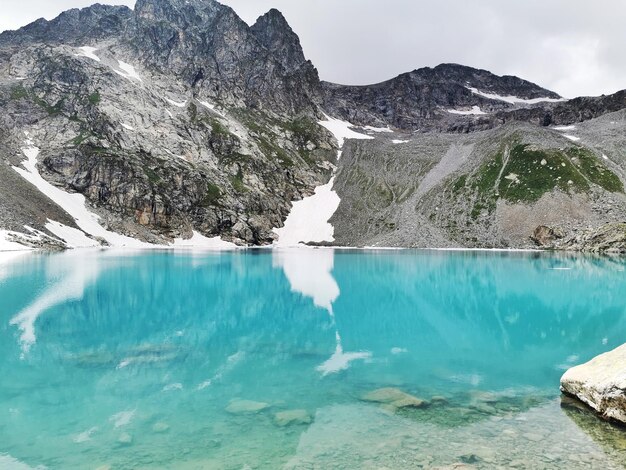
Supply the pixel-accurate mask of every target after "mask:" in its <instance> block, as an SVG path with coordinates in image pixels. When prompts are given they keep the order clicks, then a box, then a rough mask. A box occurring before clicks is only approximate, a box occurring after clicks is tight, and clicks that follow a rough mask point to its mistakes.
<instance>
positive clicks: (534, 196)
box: [498, 144, 589, 202]
mask: <svg viewBox="0 0 626 470" xmlns="http://www.w3.org/2000/svg"><path fill="white" fill-rule="evenodd" d="M528 147H529V146H528V145H526V144H517V145H514V146H513V148H512V149H511V154H510V156H509V161H508V163H507V165H506V167H505V168H504V171H503V172H502V178H501V180H500V183H499V186H498V190H499V193H500V197H502V198H504V199H506V200H507V201H511V202H535V201H537V200H538V199H539V198H541V196H543V195H544V194H545V193H548V192H550V191H553V190H554V189H560V190H561V191H564V192H569V191H576V192H584V191H588V190H589V183H588V181H587V179H586V178H585V175H583V174H582V173H581V172H580V171H579V169H578V168H576V166H575V165H574V164H573V163H572V161H571V160H570V159H569V158H568V157H567V155H566V154H564V153H563V152H561V151H560V150H532V149H529V148H528Z"/></svg>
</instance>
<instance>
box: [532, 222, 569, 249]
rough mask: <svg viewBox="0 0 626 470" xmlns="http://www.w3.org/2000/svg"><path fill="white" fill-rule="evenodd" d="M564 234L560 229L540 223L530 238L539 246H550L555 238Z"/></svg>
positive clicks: (557, 238) (559, 237)
mask: <svg viewBox="0 0 626 470" xmlns="http://www.w3.org/2000/svg"><path fill="white" fill-rule="evenodd" d="M564 236H565V234H564V233H563V231H562V230H561V229H558V228H552V227H547V226H545V225H540V226H539V227H537V228H536V229H535V231H534V232H533V234H532V236H531V237H530V238H531V240H532V241H534V242H535V243H536V244H537V245H539V246H552V244H553V243H554V242H555V241H556V240H559V239H561V238H563V237H564Z"/></svg>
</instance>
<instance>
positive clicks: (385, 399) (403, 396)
mask: <svg viewBox="0 0 626 470" xmlns="http://www.w3.org/2000/svg"><path fill="white" fill-rule="evenodd" d="M361 399H362V400H363V401H371V402H374V403H382V404H385V405H391V406H393V407H394V408H421V407H423V406H426V405H428V402H427V401H425V400H422V399H420V398H417V397H414V396H413V395H409V394H408V393H406V392H403V391H402V390H399V389H397V388H393V387H386V388H379V389H377V390H373V391H371V392H368V393H366V394H365V395H363V396H362V397H361Z"/></svg>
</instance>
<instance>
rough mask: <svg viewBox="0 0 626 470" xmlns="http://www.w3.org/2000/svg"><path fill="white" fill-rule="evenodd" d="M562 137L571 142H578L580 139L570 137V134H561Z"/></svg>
mask: <svg viewBox="0 0 626 470" xmlns="http://www.w3.org/2000/svg"><path fill="white" fill-rule="evenodd" d="M563 137H565V138H566V139H569V140H571V141H573V142H578V141H579V140H580V137H576V136H575V135H571V134H563Z"/></svg>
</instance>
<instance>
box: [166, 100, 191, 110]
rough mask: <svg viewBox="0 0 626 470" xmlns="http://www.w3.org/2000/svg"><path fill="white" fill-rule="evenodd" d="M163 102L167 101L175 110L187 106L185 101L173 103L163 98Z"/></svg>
mask: <svg viewBox="0 0 626 470" xmlns="http://www.w3.org/2000/svg"><path fill="white" fill-rule="evenodd" d="M165 101H167V102H168V103H169V104H171V105H172V106H176V107H177V108H184V107H185V106H187V100H185V101H174V100H171V99H169V98H165Z"/></svg>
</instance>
